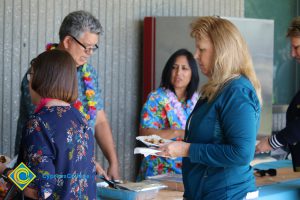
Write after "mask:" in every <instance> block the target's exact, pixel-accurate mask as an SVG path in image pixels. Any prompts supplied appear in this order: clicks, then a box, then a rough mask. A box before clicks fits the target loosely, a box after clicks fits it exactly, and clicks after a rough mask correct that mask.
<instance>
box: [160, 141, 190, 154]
mask: <svg viewBox="0 0 300 200" xmlns="http://www.w3.org/2000/svg"><path fill="white" fill-rule="evenodd" d="M190 145H191V144H190V143H186V142H182V141H176V142H171V143H168V144H166V145H162V146H160V148H159V149H158V150H159V151H161V152H159V153H157V155H159V156H164V157H172V158H176V157H187V156H188V155H189V150H190Z"/></svg>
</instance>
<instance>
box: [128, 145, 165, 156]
mask: <svg viewBox="0 0 300 200" xmlns="http://www.w3.org/2000/svg"><path fill="white" fill-rule="evenodd" d="M158 152H161V151H159V150H156V149H151V148H145V147H136V148H134V154H143V155H144V156H145V157H147V156H149V155H155V156H156V153H158Z"/></svg>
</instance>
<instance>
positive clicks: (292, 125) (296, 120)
mask: <svg viewBox="0 0 300 200" xmlns="http://www.w3.org/2000/svg"><path fill="white" fill-rule="evenodd" d="M287 37H288V38H289V39H290V42H291V56H292V57H293V58H294V59H295V60H296V61H297V62H298V63H300V16H298V17H295V18H294V19H293V20H292V22H291V25H290V26H289V28H288V31H287ZM286 145H289V147H290V150H291V153H292V157H293V163H294V170H295V171H296V170H297V169H296V168H295V163H296V162H297V160H298V161H299V164H300V91H298V93H297V94H296V96H294V98H293V100H292V101H291V103H290V104H289V107H288V110H287V113H286V127H285V128H284V129H282V130H281V131H279V132H278V133H277V134H276V135H272V136H270V137H266V138H264V139H262V140H261V141H260V143H259V144H258V145H257V146H256V152H257V153H260V152H267V151H270V150H273V149H277V148H279V147H282V146H286ZM297 148H298V150H296V149H297ZM297 151H298V152H297ZM294 152H295V153H296V152H297V155H295V154H294ZM297 171H300V165H299V168H298V170H297Z"/></svg>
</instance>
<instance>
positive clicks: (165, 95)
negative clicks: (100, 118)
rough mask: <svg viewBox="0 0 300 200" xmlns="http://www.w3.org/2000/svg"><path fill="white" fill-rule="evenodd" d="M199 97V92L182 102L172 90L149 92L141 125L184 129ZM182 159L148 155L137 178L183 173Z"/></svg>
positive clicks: (162, 89)
mask: <svg viewBox="0 0 300 200" xmlns="http://www.w3.org/2000/svg"><path fill="white" fill-rule="evenodd" d="M198 99H199V94H198V93H195V94H194V95H193V96H192V98H191V99H189V100H187V101H186V102H180V101H179V100H178V98H177V96H176V95H175V94H174V93H173V92H172V91H170V90H168V89H164V88H158V89H157V90H156V91H154V92H151V93H150V94H149V96H148V99H147V101H146V103H145V104H144V106H143V108H142V112H141V123H140V126H141V127H142V128H154V129H169V128H171V129H178V130H179V129H181V130H184V129H185V124H186V120H187V118H188V116H189V115H190V114H191V112H192V110H193V109H194V106H195V105H196V103H197V100H198ZM174 140H176V138H174ZM181 160H182V159H181V158H176V159H167V158H163V157H157V156H147V157H146V158H144V159H143V161H142V164H141V168H140V171H139V174H138V177H137V180H138V181H140V180H143V179H145V178H146V177H147V176H155V175H159V174H165V173H176V174H181V165H182V161H181Z"/></svg>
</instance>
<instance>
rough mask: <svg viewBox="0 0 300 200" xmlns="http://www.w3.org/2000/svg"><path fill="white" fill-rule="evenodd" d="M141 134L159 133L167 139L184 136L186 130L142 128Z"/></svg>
mask: <svg viewBox="0 0 300 200" xmlns="http://www.w3.org/2000/svg"><path fill="white" fill-rule="evenodd" d="M140 135H141V136H147V135H158V136H160V137H161V138H165V139H173V138H183V137H184V130H174V129H164V130H159V129H154V128H140Z"/></svg>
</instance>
